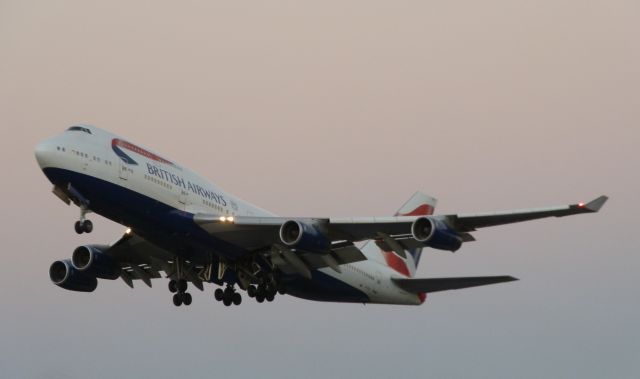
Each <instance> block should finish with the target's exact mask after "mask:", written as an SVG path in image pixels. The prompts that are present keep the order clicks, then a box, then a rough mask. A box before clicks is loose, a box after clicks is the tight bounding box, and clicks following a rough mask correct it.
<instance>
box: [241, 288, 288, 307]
mask: <svg viewBox="0 0 640 379" xmlns="http://www.w3.org/2000/svg"><path fill="white" fill-rule="evenodd" d="M278 292H279V293H280V294H283V295H284V290H278V289H277V288H276V287H274V286H273V285H272V284H260V285H259V286H257V287H256V286H249V287H248V288H247V295H249V297H253V298H255V299H256V301H257V302H258V303H262V302H264V301H265V300H266V301H268V302H271V301H273V299H274V298H275V297H276V294H277V293H278Z"/></svg>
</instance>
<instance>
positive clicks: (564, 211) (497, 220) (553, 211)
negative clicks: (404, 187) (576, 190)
mask: <svg viewBox="0 0 640 379" xmlns="http://www.w3.org/2000/svg"><path fill="white" fill-rule="evenodd" d="M607 200H608V197H606V196H600V197H598V198H597V199H595V200H592V201H590V202H588V203H586V204H585V203H578V204H571V205H565V206H559V207H548V208H534V209H521V210H514V211H505V212H494V213H483V214H468V215H447V216H444V218H445V219H446V221H447V223H448V224H449V225H450V226H452V227H453V228H454V229H455V230H457V231H458V232H471V231H474V230H476V228H484V227H487V226H496V225H503V224H511V223H515V222H521V221H529V220H535V219H539V218H545V217H564V216H571V215H575V214H581V213H594V212H598V211H599V210H600V208H602V206H603V205H604V203H605V202H606V201H607Z"/></svg>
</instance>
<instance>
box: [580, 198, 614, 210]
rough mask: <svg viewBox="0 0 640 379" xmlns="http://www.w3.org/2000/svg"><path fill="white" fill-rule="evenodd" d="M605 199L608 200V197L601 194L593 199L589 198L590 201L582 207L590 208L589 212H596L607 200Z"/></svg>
mask: <svg viewBox="0 0 640 379" xmlns="http://www.w3.org/2000/svg"><path fill="white" fill-rule="evenodd" d="M607 200H609V198H608V197H607V196H604V195H603V196H600V197H598V198H597V199H595V200H591V201H590V202H588V203H587V204H585V205H584V207H585V208H586V209H588V210H590V211H591V212H597V211H599V210H600V208H602V206H603V205H604V203H606V202H607Z"/></svg>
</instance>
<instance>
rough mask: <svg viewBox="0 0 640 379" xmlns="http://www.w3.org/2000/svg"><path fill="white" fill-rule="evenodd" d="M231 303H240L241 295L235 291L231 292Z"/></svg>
mask: <svg viewBox="0 0 640 379" xmlns="http://www.w3.org/2000/svg"><path fill="white" fill-rule="evenodd" d="M232 300H233V304H235V305H240V303H242V296H241V295H240V294H239V293H238V292H236V293H234V294H233V299H232Z"/></svg>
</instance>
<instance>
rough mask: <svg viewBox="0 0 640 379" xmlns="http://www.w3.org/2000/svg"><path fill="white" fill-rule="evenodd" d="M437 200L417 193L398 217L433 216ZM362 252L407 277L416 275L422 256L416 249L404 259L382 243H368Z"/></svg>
mask: <svg viewBox="0 0 640 379" xmlns="http://www.w3.org/2000/svg"><path fill="white" fill-rule="evenodd" d="M437 202H438V201H437V200H436V199H434V198H433V197H431V196H428V195H425V194H423V193H422V192H416V193H414V194H413V196H411V198H410V199H409V200H407V201H406V202H405V203H404V204H403V205H402V206H401V207H400V209H398V211H397V212H396V213H395V215H396V216H427V215H431V214H433V212H434V210H435V207H436V204H437ZM362 252H363V253H364V254H365V255H366V256H367V258H369V259H373V260H378V261H380V258H382V262H384V263H386V264H387V265H388V266H389V267H391V268H392V269H394V270H395V271H397V272H398V273H400V274H402V275H404V276H406V277H413V276H414V275H415V274H416V269H417V267H418V264H419V263H420V256H421V255H422V248H421V247H420V248H415V249H410V250H405V252H406V254H404V255H405V257H402V256H400V255H398V254H397V253H395V252H394V251H393V250H391V249H389V248H388V247H386V246H385V244H384V242H382V241H368V242H367V243H366V244H365V245H364V246H363V247H362Z"/></svg>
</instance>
